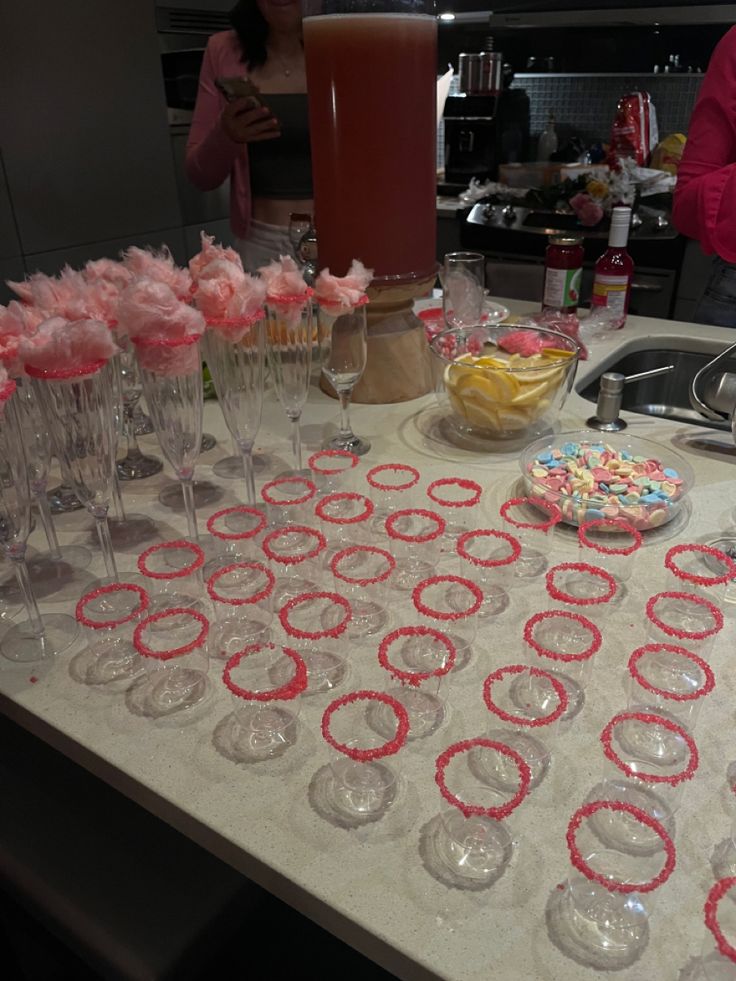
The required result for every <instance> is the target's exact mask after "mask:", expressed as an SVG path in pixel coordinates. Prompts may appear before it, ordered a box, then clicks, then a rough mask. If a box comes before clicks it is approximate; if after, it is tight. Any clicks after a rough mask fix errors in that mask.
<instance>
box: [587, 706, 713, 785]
mask: <svg viewBox="0 0 736 981" xmlns="http://www.w3.org/2000/svg"><path fill="white" fill-rule="evenodd" d="M631 720H635V721H636V722H644V723H646V724H649V723H651V724H652V725H658V726H661V727H662V728H663V729H666V730H667V731H668V732H674V733H676V734H677V735H678V736H682V738H683V739H684V740H685V742H686V743H687V748H688V751H689V753H690V759H689V761H688V764H687V766H686V767H685V769H684V770H682V771H681V772H680V773H673V774H668V775H665V774H661V773H642V772H641V771H640V770H634V769H633V767H631V766H629V764H628V763H626V762H625V761H624V760H622V759H621V757H620V756H619V755H618V754H617V753H616V752H615V750H614V748H613V730H614V729H615V728H616V726H617V725H620V724H621V723H622V722H629V721H631ZM600 738H601V744H602V746H603V753H604V755H605V757H606V759H607V760H608V761H609V762H611V763H613V765H614V766H616V767H618V769H619V770H621V772H622V773H623V774H625V775H626V776H627V777H632V778H634V779H636V780H641V781H642V782H643V783H655V784H663V783H666V784H668V785H669V786H670V787H676V786H677V785H678V784H680V783H684V782H685V781H686V780H691V779H692V777H693V775H694V774H695V771H696V770H697V769H698V763H699V762H700V759H699V756H698V747H697V746H696V745H695V740H694V739H693V737H692V736H691V735H690V733H689V732H688V731H687V729H685V728H684V727H683V726H681V725H678V724H677V723H676V722H673V721H672V720H670V719H667V718H665V717H664V716H663V715H657V714H656V713H655V712H619V713H618V714H617V715H614V717H613V718H612V719H611V721H610V722H608V723H607V725H606V726H605V727H604V729H603V731H602V732H601V737H600Z"/></svg>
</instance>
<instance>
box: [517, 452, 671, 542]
mask: <svg viewBox="0 0 736 981" xmlns="http://www.w3.org/2000/svg"><path fill="white" fill-rule="evenodd" d="M528 472H529V477H530V479H531V480H532V482H533V484H534V486H535V488H536V489H537V493H539V492H540V491H542V494H541V496H542V498H543V499H544V500H545V501H549V502H551V503H555V504H558V505H559V507H560V509H561V510H562V515H563V519H564V520H566V521H571V522H574V523H576V524H580V523H581V522H583V521H587V520H590V519H591V518H594V517H606V518H616V517H622V518H625V519H626V520H627V521H628V522H629V523H630V524H632V525H633V526H634V527H635V528H637V529H639V530H642V529H648V528H657V527H659V526H660V525H663V524H664V523H665V522H666V521H668V520H669V518H670V517H671V515H670V514H669V513H668V512H669V510H670V508H672V507H673V505H675V504H676V503H677V501H678V500H679V499H680V498H681V497H682V494H683V486H682V485H683V479H682V477H681V476H680V474H679V473H678V472H677V470H675V469H674V468H673V467H665V466H663V464H662V463H661V462H660V461H659V460H657V459H648V458H647V457H644V456H638V455H637V456H634V455H633V454H631V453H629V452H628V451H627V450H621V451H620V452H619V451H618V450H615V449H614V448H613V447H612V446H610V445H609V444H608V443H574V442H567V443H563V444H562V446H560V447H555V448H553V449H551V450H550V449H548V450H543V451H542V452H541V453H540V454H539V456H537V457H535V459H534V460H532V462H531V463H530V464H529V467H528Z"/></svg>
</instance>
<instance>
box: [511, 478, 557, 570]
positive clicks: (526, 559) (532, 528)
mask: <svg viewBox="0 0 736 981" xmlns="http://www.w3.org/2000/svg"><path fill="white" fill-rule="evenodd" d="M499 514H500V515H501V520H502V521H503V522H504V530H506V531H510V532H511V534H512V535H514V537H515V538H517V539H518V540H519V543H520V545H521V555H520V556H519V558H518V559H517V560H516V562H514V565H513V573H514V577H513V580H512V581H513V582H515V583H516V584H523V583H524V582H528V581H529V580H530V579H536V578H537V576H541V575H542V573H543V572H544V571H545V569H547V567H548V566H549V564H550V562H549V556H550V555H551V553H552V547H553V542H554V533H555V529H556V528H557V525H558V524H559V523H560V521H561V519H562V512H561V511H560V509H559V507H558V506H557V505H556V504H552V503H550V502H549V501H543V500H541V499H540V498H536V497H513V498H511V499H510V500H508V501H505V502H504V503H503V504H502V505H501V508H500V510H499Z"/></svg>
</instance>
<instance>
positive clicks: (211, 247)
mask: <svg viewBox="0 0 736 981" xmlns="http://www.w3.org/2000/svg"><path fill="white" fill-rule="evenodd" d="M200 239H201V242H202V250H201V251H200V252H198V253H197V255H195V256H193V257H192V258H191V259H190V260H189V272H190V273H191V275H192V279H193V280H194V282H195V283H196V282H197V280H198V279H199V277H200V276H201V275H202V270H203V269H204V268H205V267H206V266H208V265H209V264H210V263H211V262H215V261H217V260H218V259H225V260H226V261H227V262H231V263H232V264H233V265H234V266H237V267H238V268H239V269H240V270H241V271H242V269H243V261H242V259H241V258H240V256H239V255H238V253H237V252H236V251H235V249H231V248H229V247H226V246H223V245H215V244H214V243H215V236H214V235H208V234H207V233H206V232H200Z"/></svg>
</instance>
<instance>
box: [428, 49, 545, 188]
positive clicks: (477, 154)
mask: <svg viewBox="0 0 736 981" xmlns="http://www.w3.org/2000/svg"><path fill="white" fill-rule="evenodd" d="M459 74H460V92H459V93H458V94H457V95H450V96H448V97H447V101H446V102H445V111H444V120H445V184H444V185H443V187H442V189H441V190H442V191H444V192H445V193H459V192H460V191H461V190H465V188H466V187H467V186H468V184H469V183H470V179H471V177H476V178H477V179H478V180H480V181H485V180H496V179H497V177H498V165H499V164H501V163H520V162H522V161H524V160H527V159H528V149H529V96H528V95H527V94H526V92H525V91H524V90H523V89H512V88H509V85H510V83H511V79H512V74H511V72H509V71H508V70H505V69H504V65H503V55H502V54H501V52H500V51H482V52H479V53H477V54H476V53H473V54H461V55H460V58H459Z"/></svg>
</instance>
